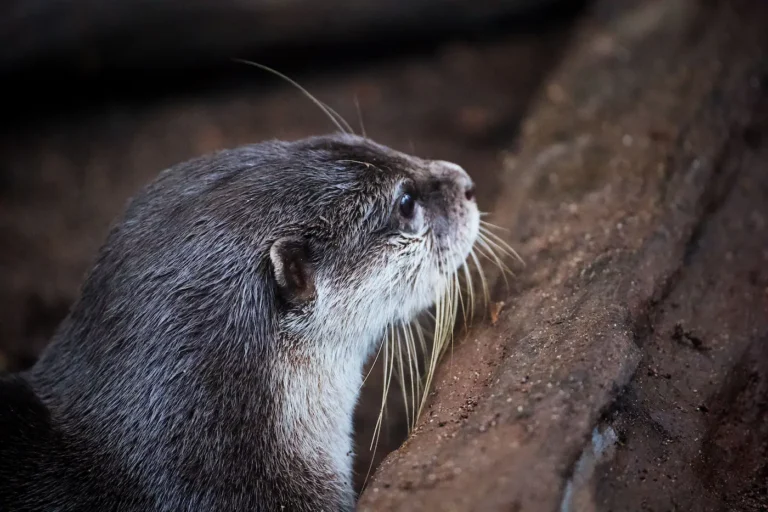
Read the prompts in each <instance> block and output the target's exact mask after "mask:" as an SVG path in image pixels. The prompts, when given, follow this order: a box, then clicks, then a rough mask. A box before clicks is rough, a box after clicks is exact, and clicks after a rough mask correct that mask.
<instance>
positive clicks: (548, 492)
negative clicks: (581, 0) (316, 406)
mask: <svg viewBox="0 0 768 512" xmlns="http://www.w3.org/2000/svg"><path fill="white" fill-rule="evenodd" d="M766 7H767V6H766V5H765V4H764V3H761V2H750V1H743V2H742V1H739V2H708V3H706V4H705V3H701V2H688V1H671V2H636V3H635V5H632V6H630V5H627V4H625V5H623V6H618V5H617V4H616V3H613V2H603V3H598V4H597V5H595V6H594V10H593V11H592V15H591V16H590V17H589V18H588V19H587V20H586V21H584V22H583V24H582V25H581V26H580V28H579V29H578V31H577V34H578V36H577V38H576V39H577V44H576V45H574V47H573V48H571V49H569V50H568V52H567V53H566V54H565V55H564V57H563V59H562V64H561V65H560V67H559V68H558V69H557V70H556V71H555V72H554V73H553V74H552V76H551V77H550V79H549V80H548V81H547V83H546V84H545V85H544V86H543V90H544V91H545V94H544V95H543V97H542V98H541V100H540V101H539V102H538V103H537V105H536V106H535V108H534V109H533V110H532V112H531V114H530V116H529V117H528V118H527V120H526V121H525V123H524V129H523V136H522V139H521V141H520V144H519V147H520V150H519V152H517V154H514V155H509V156H508V158H507V162H506V165H505V169H506V172H505V174H504V176H503V179H502V183H503V185H502V186H503V191H502V192H501V193H500V194H499V198H498V200H497V203H496V207H495V209H494V210H495V213H496V215H495V222H496V223H498V224H500V225H502V226H505V227H507V228H510V232H509V233H508V234H507V235H506V236H505V237H506V238H507V239H508V240H509V241H510V242H512V243H513V244H514V245H515V246H517V247H518V248H519V249H520V251H521V253H522V255H523V258H524V259H525V260H527V261H528V263H529V265H528V268H527V270H526V271H525V272H524V273H523V274H522V275H521V277H520V279H519V280H517V281H516V282H515V283H514V286H513V289H511V290H509V291H508V292H507V291H506V290H505V289H504V288H503V286H497V287H496V293H495V296H496V299H497V300H500V301H503V302H504V304H505V307H504V309H503V310H502V311H501V313H500V314H499V317H498V321H497V324H496V325H495V326H489V325H480V326H477V327H476V328H475V329H474V330H473V331H471V332H470V333H469V335H468V336H467V337H466V339H464V340H463V342H462V343H461V344H460V345H459V346H458V347H456V348H455V349H454V353H453V358H452V364H444V365H443V366H442V368H441V372H440V377H439V378H438V380H437V385H436V387H435V392H434V396H433V401H432V403H431V407H430V408H429V410H428V412H427V414H426V417H425V418H423V421H422V422H421V425H420V426H419V428H418V430H417V432H416V434H415V435H413V436H412V437H411V438H410V439H409V440H408V441H407V442H406V443H405V445H404V446H403V447H402V448H401V449H400V450H398V451H397V452H395V453H393V454H391V455H390V456H389V457H388V459H387V460H386V461H385V462H384V463H383V464H382V466H380V468H379V471H378V473H377V475H376V477H375V479H374V480H373V482H372V483H371V484H370V485H369V486H368V488H367V489H366V491H365V493H364V495H363V498H362V501H361V509H362V510H441V511H444V510H561V511H570V510H673V509H674V510H765V508H766V507H767V506H768V496H767V495H766V479H765V475H766V470H767V468H768V459H766V452H765V449H766V433H767V432H766V429H767V428H768V427H766V422H767V421H768V418H766V415H765V408H766V379H768V375H766V373H765V372H766V365H765V360H766V359H765V355H766V352H765V349H764V347H765V342H766V340H767V339H768V338H767V336H768V314H767V312H768V308H767V306H768V295H767V293H768V290H766V286H765V282H766V281H765V279H766V275H765V272H766V270H765V269H766V267H767V263H768V227H767V225H766V219H768V201H767V200H766V199H768V189H766V184H767V183H768V182H767V181H766V179H767V178H766V173H765V165H766V164H765V162H766V160H765V156H766V155H765V150H764V149H763V147H762V144H763V141H764V140H765V134H766V131H765V130H766V127H765V125H764V124H761V123H760V122H758V120H760V119H761V116H762V119H765V114H766V111H765V109H764V103H761V102H760V99H761V98H764V97H765V95H766V79H768V74H767V72H768V60H767V59H766V49H768V33H766V32H765V30H764V27H765V26H766V20H768V18H767V17H766V16H767V15H768V13H767V12H766ZM755 123H757V124H755Z"/></svg>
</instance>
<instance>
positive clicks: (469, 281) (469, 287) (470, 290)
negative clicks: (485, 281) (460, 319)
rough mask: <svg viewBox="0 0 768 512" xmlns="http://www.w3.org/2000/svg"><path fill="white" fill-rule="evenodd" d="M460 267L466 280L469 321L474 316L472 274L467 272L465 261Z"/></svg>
mask: <svg viewBox="0 0 768 512" xmlns="http://www.w3.org/2000/svg"><path fill="white" fill-rule="evenodd" d="M461 269H462V271H463V272H464V279H466V281H467V292H468V293H469V321H470V322H471V321H472V320H473V319H474V317H475V289H474V285H473V283H472V274H471V273H470V272H469V267H468V266H467V262H466V261H465V262H463V263H462V264H461Z"/></svg>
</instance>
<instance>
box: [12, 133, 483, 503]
mask: <svg viewBox="0 0 768 512" xmlns="http://www.w3.org/2000/svg"><path fill="white" fill-rule="evenodd" d="M472 190H473V189H472V182H471V180H470V179H469V177H468V176H467V174H466V173H465V172H464V171H463V170H462V169H461V168H460V167H458V166H456V165H453V164H450V163H447V162H440V161H426V160H421V159H418V158H415V157H412V156H408V155H405V154H402V153H398V152H396V151H393V150H391V149H389V148H386V147H384V146H381V145H378V144H375V143H373V142H371V141H370V140H367V139H363V138H359V137H355V136H351V135H331V136H324V137H314V138H310V139H304V140H301V141H297V142H277V141H275V142H266V143H261V144H255V145H251V146H245V147H241V148H238V149H233V150H227V151H222V152H220V153H216V154H214V155H210V156H206V157H202V158H198V159H195V160H192V161H189V162H186V163H183V164H180V165H178V166H175V167H173V168H171V169H168V170H166V171H164V172H163V173H161V174H160V176H159V177H158V178H157V180H155V182H153V183H152V184H150V185H149V186H148V187H146V189H145V190H143V191H142V193H140V194H139V195H138V196H137V197H136V198H135V199H134V200H132V202H131V203H130V204H129V206H128V208H127V211H126V212H125V215H124V217H123V218H122V219H121V220H120V221H119V222H118V223H116V224H115V225H114V227H113V228H112V230H111V232H110V234H109V236H108V238H107V241H106V243H105V244H104V246H103V247H102V249H101V250H100V252H99V254H98V256H97V259H96V261H95V264H94V266H93V268H92V269H91V271H90V272H89V274H88V276H87V279H86V281H85V283H84V285H83V288H82V290H81V295H80V297H79V299H78V300H77V302H76V303H75V304H74V306H73V308H72V310H71V312H70V314H69V316H68V317H67V318H66V319H65V320H64V321H63V323H62V324H61V326H60V327H59V329H58V331H57V333H56V334H55V336H54V338H53V340H52V342H51V344H50V345H49V346H48V348H47V349H46V351H45V352H44V353H43V355H42V356H41V358H40V360H39V361H38V362H37V364H36V365H35V366H34V367H33V368H32V369H31V370H30V371H28V372H25V373H22V374H19V375H11V376H7V377H4V378H3V380H2V381H1V383H0V510H14V511H33V510H35V511H36V510H57V511H69V510H73V511H74V510H126V511H127V510H142V511H147V510H150V511H154V510H156V511H179V510H195V511H206V510H217V511H218V510H257V511H260V510H265V511H266V510H297V511H303V510H307V511H308V510H312V511H317V510H328V511H335V510H351V509H353V508H354V504H355V497H354V492H353V489H352V484H351V481H352V474H351V472H352V470H351V467H352V457H353V454H352V442H351V436H352V414H353V411H354V407H355V402H356V400H357V397H358V392H359V389H360V386H361V383H362V369H363V365H364V364H365V362H366V360H367V359H368V357H369V356H370V354H371V353H372V352H373V350H374V349H375V347H376V346H377V342H378V341H379V340H380V338H381V336H382V334H383V333H384V331H385V329H386V328H387V326H388V325H392V324H396V323H400V322H406V321H410V320H411V319H412V318H413V317H414V316H415V315H417V314H418V313H419V312H421V311H423V310H424V309H425V308H427V307H429V306H430V305H431V303H432V302H433V301H434V298H435V297H436V295H437V294H439V293H440V292H441V290H442V289H443V288H444V286H445V285H446V283H447V280H448V279H449V278H450V276H451V275H452V273H453V272H455V270H456V268H458V266H459V265H461V263H462V262H463V261H464V259H465V258H466V257H467V255H468V253H469V250H470V249H471V247H472V244H473V243H474V240H475V238H476V236H477V231H478V225H479V214H478V212H477V208H476V205H475V203H474V200H473V197H472Z"/></svg>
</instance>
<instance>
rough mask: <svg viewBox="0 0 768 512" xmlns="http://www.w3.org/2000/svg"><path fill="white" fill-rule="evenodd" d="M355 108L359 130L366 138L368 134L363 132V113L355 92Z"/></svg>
mask: <svg viewBox="0 0 768 512" xmlns="http://www.w3.org/2000/svg"><path fill="white" fill-rule="evenodd" d="M354 101H355V109H357V120H358V121H359V122H360V132H361V133H362V134H363V137H365V138H366V139H367V138H368V135H366V134H365V124H363V113H362V111H361V110H360V101H359V100H358V99H357V94H355V99H354Z"/></svg>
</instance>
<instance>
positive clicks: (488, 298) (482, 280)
mask: <svg viewBox="0 0 768 512" xmlns="http://www.w3.org/2000/svg"><path fill="white" fill-rule="evenodd" d="M469 255H470V256H471V257H472V261H473V262H474V263H475V267H477V273H478V275H479V276H480V285H481V286H482V289H483V298H484V299H485V303H486V304H490V302H491V294H490V291H489V290H488V281H487V280H486V279H485V272H483V266H482V265H481V264H480V260H478V259H477V255H476V254H475V249H474V248H473V249H472V250H470V252H469ZM485 310H486V308H483V318H485Z"/></svg>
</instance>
